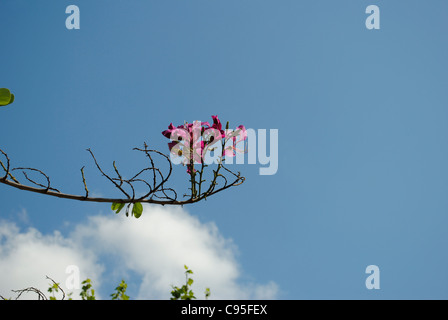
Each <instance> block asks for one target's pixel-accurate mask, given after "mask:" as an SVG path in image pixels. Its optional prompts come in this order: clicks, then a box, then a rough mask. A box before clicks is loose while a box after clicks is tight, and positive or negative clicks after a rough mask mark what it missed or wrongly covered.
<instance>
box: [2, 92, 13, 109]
mask: <svg viewBox="0 0 448 320" xmlns="http://www.w3.org/2000/svg"><path fill="white" fill-rule="evenodd" d="M13 102H14V95H13V94H12V93H11V91H9V89H6V88H0V107H3V106H7V105H8V104H11V103H13Z"/></svg>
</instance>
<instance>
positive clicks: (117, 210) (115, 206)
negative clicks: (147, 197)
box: [112, 202, 124, 213]
mask: <svg viewBox="0 0 448 320" xmlns="http://www.w3.org/2000/svg"><path fill="white" fill-rule="evenodd" d="M123 208H124V203H119V202H114V203H112V210H113V211H115V213H120V211H121V209H123Z"/></svg>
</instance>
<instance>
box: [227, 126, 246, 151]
mask: <svg viewBox="0 0 448 320" xmlns="http://www.w3.org/2000/svg"><path fill="white" fill-rule="evenodd" d="M237 137H239V139H238V141H237ZM230 139H232V142H233V143H232V145H231V146H226V147H225V148H224V150H223V156H228V157H234V156H235V155H236V153H237V152H238V153H244V152H245V151H244V150H241V149H238V148H237V147H236V145H237V144H238V143H240V142H242V141H244V140H246V139H247V131H246V128H245V127H244V126H243V125H240V126H238V127H237V129H236V130H235V131H230V130H229V131H228V132H227V134H226V141H228V140H230Z"/></svg>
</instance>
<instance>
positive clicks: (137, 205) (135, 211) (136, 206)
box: [132, 202, 143, 219]
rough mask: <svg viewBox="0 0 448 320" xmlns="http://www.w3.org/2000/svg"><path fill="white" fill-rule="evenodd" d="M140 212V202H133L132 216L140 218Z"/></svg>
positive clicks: (141, 210) (141, 208)
mask: <svg viewBox="0 0 448 320" xmlns="http://www.w3.org/2000/svg"><path fill="white" fill-rule="evenodd" d="M142 213H143V206H142V204H141V203H140V202H136V203H134V207H133V208H132V214H133V215H134V217H136V218H137V219H138V218H140V216H141V215H142Z"/></svg>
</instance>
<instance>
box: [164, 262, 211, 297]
mask: <svg viewBox="0 0 448 320" xmlns="http://www.w3.org/2000/svg"><path fill="white" fill-rule="evenodd" d="M184 268H185V284H184V285H183V286H181V287H178V286H173V290H172V291H171V300H193V299H196V297H195V296H194V293H193V290H191V286H192V284H193V283H194V280H193V279H192V278H190V275H191V274H193V271H191V270H190V269H189V268H188V267H187V266H186V265H185V266H184ZM209 296H210V288H206V289H205V298H206V299H208V297H209Z"/></svg>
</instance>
